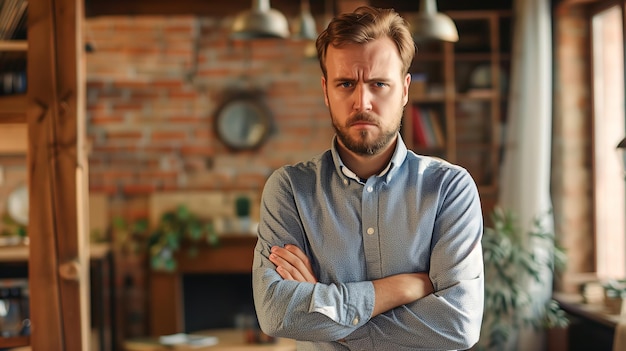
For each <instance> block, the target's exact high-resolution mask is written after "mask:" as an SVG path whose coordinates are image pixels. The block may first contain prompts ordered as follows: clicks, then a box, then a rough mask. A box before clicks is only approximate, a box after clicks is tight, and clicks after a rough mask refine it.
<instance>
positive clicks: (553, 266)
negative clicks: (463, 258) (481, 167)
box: [475, 208, 568, 351]
mask: <svg viewBox="0 0 626 351" xmlns="http://www.w3.org/2000/svg"><path fill="white" fill-rule="evenodd" d="M491 219H492V223H493V226H492V227H486V228H485V231H484V234H483V240H482V245H483V259H484V265H485V308H484V315H483V326H482V330H481V337H480V340H479V342H478V344H477V345H476V347H475V349H476V350H498V351H501V350H506V349H507V348H511V347H512V346H513V347H514V343H515V342H516V340H515V338H514V335H515V331H516V330H519V328H521V327H523V326H529V325H530V326H533V327H535V328H553V327H564V326H566V325H567V324H568V320H567V318H566V316H565V312H564V311H563V310H562V309H561V308H560V306H559V305H558V303H557V302H556V301H555V300H552V299H551V300H550V301H548V303H547V304H546V305H545V306H543V308H542V309H541V311H539V312H538V313H534V314H531V313H528V311H529V309H530V308H531V306H533V303H534V301H533V296H532V295H531V291H530V288H529V287H530V286H531V285H532V284H536V283H541V277H542V273H543V272H545V271H546V270H549V271H550V272H552V273H554V272H555V271H559V270H560V269H562V268H563V266H564V265H565V257H566V256H565V253H564V251H563V250H562V249H561V248H560V247H558V246H557V245H556V242H555V238H554V233H552V232H550V231H547V230H545V229H544V228H543V226H542V224H541V223H542V222H541V220H540V219H539V218H537V219H535V220H534V223H533V227H532V229H531V230H530V232H529V233H523V232H522V231H521V230H520V228H519V226H518V223H517V220H516V217H515V216H514V214H513V213H511V212H510V211H505V210H503V209H502V208H496V209H495V210H494V211H493V213H492V215H491ZM531 242H532V244H533V245H530V244H531ZM546 253H547V254H546Z"/></svg>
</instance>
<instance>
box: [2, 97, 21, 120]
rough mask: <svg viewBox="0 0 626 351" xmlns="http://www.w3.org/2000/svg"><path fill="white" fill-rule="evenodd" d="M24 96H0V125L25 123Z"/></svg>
mask: <svg viewBox="0 0 626 351" xmlns="http://www.w3.org/2000/svg"><path fill="white" fill-rule="evenodd" d="M26 104H27V96H26V94H16V95H5V96H0V124H2V123H26Z"/></svg>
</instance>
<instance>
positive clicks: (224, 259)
mask: <svg viewBox="0 0 626 351" xmlns="http://www.w3.org/2000/svg"><path fill="white" fill-rule="evenodd" d="M256 240H257V238H256V236H250V235H230V236H224V237H222V238H221V239H220V245H219V246H218V247H209V246H206V247H204V248H202V249H201V250H199V252H198V255H197V256H195V257H188V256H186V255H185V254H180V255H178V256H177V260H178V269H177V271H176V272H173V273H166V272H151V274H150V302H149V306H150V309H149V315H150V317H149V324H150V334H151V335H153V336H159V335H167V334H174V333H180V332H194V331H198V330H203V329H212V328H231V327H236V326H237V323H238V318H240V317H242V316H248V317H249V316H254V304H253V301H252V256H253V251H254V245H255V244H256ZM181 252H185V249H184V248H183V249H182V250H181Z"/></svg>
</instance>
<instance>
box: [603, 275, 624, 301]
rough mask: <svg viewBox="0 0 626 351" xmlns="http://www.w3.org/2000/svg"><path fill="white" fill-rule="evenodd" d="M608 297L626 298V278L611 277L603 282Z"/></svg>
mask: <svg viewBox="0 0 626 351" xmlns="http://www.w3.org/2000/svg"><path fill="white" fill-rule="evenodd" d="M602 287H603V288H604V293H605V295H606V297H610V298H621V299H624V298H626V280H624V279H609V280H607V281H605V282H604V283H603V284H602Z"/></svg>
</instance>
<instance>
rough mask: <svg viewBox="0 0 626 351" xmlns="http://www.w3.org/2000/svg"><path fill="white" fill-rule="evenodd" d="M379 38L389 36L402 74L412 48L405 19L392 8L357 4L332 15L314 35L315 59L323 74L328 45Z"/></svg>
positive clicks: (406, 66) (337, 45)
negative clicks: (320, 30) (350, 8)
mask: <svg viewBox="0 0 626 351" xmlns="http://www.w3.org/2000/svg"><path fill="white" fill-rule="evenodd" d="M383 37H389V38H391V40H393V42H394V43H395V44H396V47H397V49H398V54H399V55H400V59H401V60H402V70H403V71H402V73H403V74H404V73H408V72H409V67H410V66H411V61H412V60H413V56H415V52H416V49H415V42H414V41H413V37H412V36H411V32H410V30H409V25H408V23H407V21H406V20H405V19H404V18H402V17H400V15H399V14H398V13H397V12H396V11H394V10H393V9H379V8H374V7H370V6H361V7H359V8H357V9H356V10H354V12H350V13H344V14H341V15H339V16H338V17H335V18H333V20H332V21H331V22H330V24H328V28H326V29H325V30H324V31H323V32H322V33H321V34H320V35H319V36H318V37H317V41H316V42H315V46H316V47H317V58H318V59H319V61H320V67H321V68H322V73H323V74H324V77H326V50H327V49H328V46H329V45H333V46H334V47H341V46H342V45H345V44H366V43H368V42H370V41H372V40H375V39H379V38H383Z"/></svg>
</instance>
